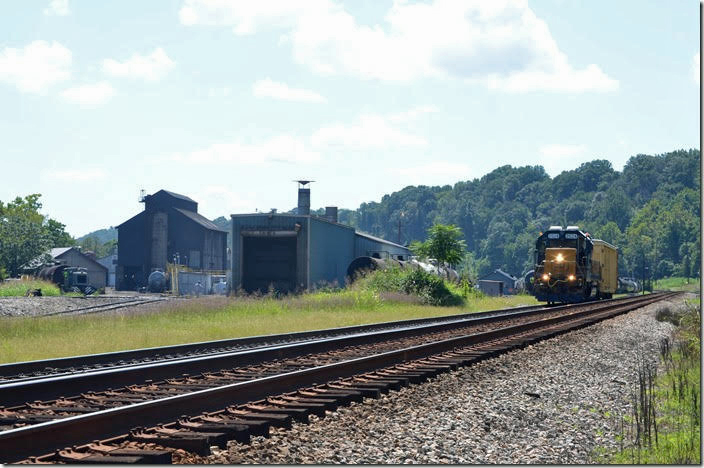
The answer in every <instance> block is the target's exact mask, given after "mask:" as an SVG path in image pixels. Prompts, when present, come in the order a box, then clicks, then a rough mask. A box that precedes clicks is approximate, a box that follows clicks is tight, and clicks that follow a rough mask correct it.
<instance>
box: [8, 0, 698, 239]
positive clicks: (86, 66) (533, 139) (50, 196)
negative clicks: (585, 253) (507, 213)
mask: <svg viewBox="0 0 704 468" xmlns="http://www.w3.org/2000/svg"><path fill="white" fill-rule="evenodd" d="M0 31H1V32H0V140H1V141H2V148H1V149H0V154H1V155H2V165H1V167H2V177H1V179H0V180H1V184H0V200H2V201H5V202H6V201H8V200H10V199H13V198H14V197H15V196H18V195H20V196H24V195H27V194H29V193H41V194H42V201H43V204H44V208H43V212H45V213H46V214H49V215H50V216H51V217H53V218H55V219H57V220H59V221H61V222H63V223H65V224H66V225H67V230H68V231H69V232H70V233H71V234H72V235H74V236H80V235H83V234H85V233H87V232H89V231H92V230H95V229H100V228H104V227H108V226H114V225H117V224H120V223H121V222H123V221H125V220H126V219H128V218H129V217H131V216H133V215H134V214H136V213H138V212H139V211H140V210H141V209H142V205H140V204H139V203H138V202H137V197H138V194H139V190H140V189H145V190H146V191H147V193H153V192H155V191H157V190H159V189H161V188H165V189H168V190H172V191H175V192H179V193H183V194H185V195H188V196H190V197H191V198H194V199H195V200H196V201H198V202H199V212H201V213H202V214H204V215H205V216H208V217H210V218H214V217H217V216H220V215H225V216H227V215H229V214H231V213H241V212H253V211H254V210H255V209H258V210H268V209H270V208H278V209H279V210H288V209H290V208H292V207H293V206H295V203H296V185H295V184H294V183H293V182H291V181H292V180H293V179H298V178H305V179H314V180H316V182H315V183H314V184H313V185H312V197H311V198H312V206H313V207H314V208H318V207H322V206H326V205H337V206H340V207H344V208H356V207H358V206H359V204H360V203H362V202H366V201H374V200H379V199H380V198H381V196H382V195H384V194H386V193H391V192H393V191H396V190H399V189H401V188H403V187H405V186H407V185H418V184H424V185H438V184H453V183H455V182H457V181H460V180H468V179H473V178H477V177H481V176H482V175H484V174H486V173H487V172H490V171H491V170H493V169H495V168H496V167H498V166H501V165H505V164H510V165H513V166H523V165H537V164H541V165H543V166H544V167H545V168H546V170H547V171H548V173H549V174H550V175H552V176H555V175H557V174H558V173H560V172H561V171H563V170H568V169H574V168H576V167H577V166H579V164H580V163H582V162H584V161H589V160H592V159H596V158H603V159H608V160H609V161H611V162H612V164H613V166H614V167H615V168H616V169H618V170H620V169H622V168H623V165H624V164H625V162H626V161H627V160H628V158H629V157H630V156H633V155H635V154H638V153H647V154H656V153H663V152H667V151H671V150H674V149H679V148H697V147H698V146H699V126H700V121H699V101H700V83H699V66H700V65H699V50H700V47H699V40H700V39H699V38H700V31H699V3H698V2H695V1H691V0H688V1H683V0H682V1H669V2H663V1H660V0H653V1H642V0H638V1H627V0H619V1H617V2H614V1H598V0H594V1H589V2H585V1H581V0H541V1H527V2H525V1H505V2H504V1H488V0H486V1H476V2H474V1H470V0H462V1H457V2H454V1H440V0H436V1H426V2H406V1H382V0H378V1H377V0H373V1H372V0H355V1H348V2H339V1H335V0H306V1H305V2H291V1H288V0H270V1H264V0H261V1H258V2H244V1H242V2H235V1H226V0H178V1H176V0H155V1H149V2H144V1H125V0H122V1H120V2H95V1H90V0H41V1H22V2H17V1H12V0H0Z"/></svg>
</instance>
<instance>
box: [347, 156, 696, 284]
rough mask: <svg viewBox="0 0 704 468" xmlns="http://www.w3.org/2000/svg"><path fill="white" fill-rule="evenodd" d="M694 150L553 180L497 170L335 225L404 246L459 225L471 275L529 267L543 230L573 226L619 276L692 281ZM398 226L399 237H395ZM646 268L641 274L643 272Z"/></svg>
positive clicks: (417, 190) (395, 196)
mask: <svg viewBox="0 0 704 468" xmlns="http://www.w3.org/2000/svg"><path fill="white" fill-rule="evenodd" d="M699 161H700V152H699V150H696V149H690V150H678V151H673V152H669V153H666V154H659V155H645V154H639V155H636V156H633V157H631V158H630V159H629V160H628V162H627V163H626V165H625V166H624V168H623V170H622V171H620V172H619V171H616V170H614V168H613V167H612V165H611V163H610V162H609V161H606V160H594V161H591V162H587V163H584V164H582V165H581V166H579V167H578V168H576V169H574V170H571V171H564V172H562V173H560V174H559V175H557V176H555V177H554V178H551V177H550V176H549V175H548V174H547V173H546V172H545V169H544V168H543V167H542V166H524V167H512V166H502V167H499V168H497V169H495V170H494V171H492V172H491V173H489V174H486V175H485V176H483V177H481V178H479V179H474V180H471V181H463V182H457V183H456V184H455V185H454V186H450V185H446V186H442V187H439V186H435V187H429V186H422V185H421V186H409V187H406V188H404V189H402V190H400V191H398V192H394V193H392V194H390V195H385V196H384V197H383V198H382V199H381V201H380V202H371V203H363V204H362V205H361V206H360V207H359V208H358V209H356V210H340V213H339V218H340V222H342V223H345V224H349V225H352V226H355V227H357V228H358V229H360V230H362V231H366V232H368V233H370V234H372V235H375V236H379V237H382V238H385V239H388V240H392V241H395V242H400V243H402V244H408V245H410V244H411V243H413V242H414V241H421V240H423V239H425V237H426V233H427V232H428V229H429V228H430V227H431V226H433V225H435V224H452V225H456V226H458V227H459V228H460V229H461V230H462V233H463V234H464V240H465V242H466V245H467V250H468V254H467V255H466V256H465V258H464V259H463V261H462V262H461V265H459V266H460V267H461V269H463V270H465V271H466V272H468V273H470V275H471V276H473V277H475V278H476V277H478V276H483V275H485V274H487V273H490V272H491V271H493V270H494V269H496V268H501V269H502V270H504V271H506V272H509V273H511V274H514V275H521V274H523V273H524V272H526V271H527V270H529V269H531V268H532V265H533V250H534V245H535V240H536V239H537V237H538V236H539V234H540V233H541V232H542V231H544V230H546V229H547V228H548V227H549V226H551V225H561V226H563V227H565V226H568V225H577V226H579V227H580V228H581V229H582V230H583V231H586V232H589V233H590V234H591V235H592V236H593V237H595V238H599V239H603V240H606V241H607V242H610V243H612V244H614V245H615V246H617V247H618V248H619V271H620V275H621V276H635V277H637V278H640V277H641V276H642V274H643V272H644V271H647V273H646V274H647V275H650V276H652V277H654V278H662V277H666V276H672V275H677V276H687V277H695V276H699V274H700V271H699V265H700V263H701V249H700V245H701V231H700V218H701V213H700V203H699V200H700V191H701V187H700V178H701V176H700V163H699ZM399 227H400V238H399ZM646 268H647V270H646Z"/></svg>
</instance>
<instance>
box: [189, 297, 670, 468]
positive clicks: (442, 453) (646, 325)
mask: <svg viewBox="0 0 704 468" xmlns="http://www.w3.org/2000/svg"><path fill="white" fill-rule="evenodd" d="M663 304H667V305H670V306H671V307H672V306H674V307H680V306H681V304H682V299H681V298H680V299H676V300H674V302H671V303H669V304H668V303H664V302H661V303H656V304H653V305H650V306H647V307H645V308H641V309H638V310H637V311H634V312H631V313H628V314H626V315H623V316H619V317H617V318H614V319H610V320H607V321H604V322H601V323H599V324H597V325H594V326H591V327H588V328H585V329H582V330H578V331H575V332H571V333H568V334H565V335H562V336H559V337H556V338H552V339H549V340H546V341H543V342H540V343H536V344H534V345H531V346H529V347H526V348H524V349H521V350H516V351H512V352H510V353H507V354H504V355H501V356H499V357H496V358H493V359H489V360H486V361H483V362H480V363H477V364H475V365H473V366H469V367H466V368H462V369H460V370H457V371H454V372H450V373H446V374H441V375H440V376H438V377H436V378H434V379H431V380H430V381H429V382H427V383H424V384H421V385H411V386H409V387H406V388H403V389H401V390H400V391H398V392H393V391H392V392H391V393H389V394H388V395H385V396H383V397H382V398H380V399H378V400H373V399H365V400H364V402H362V403H353V404H352V405H350V406H348V407H343V408H339V409H338V410H337V411H335V412H330V413H328V414H327V416H326V417H325V418H324V419H318V418H316V417H315V416H311V421H310V424H307V425H305V424H298V423H294V426H293V428H292V429H290V430H283V429H272V434H271V437H270V438H268V439H266V438H263V437H253V438H252V442H251V444H240V443H236V442H230V443H229V445H228V448H227V449H217V448H213V454H212V455H210V456H209V457H198V456H191V455H186V456H183V457H182V456H179V457H177V458H179V460H176V461H180V462H182V463H277V464H278V463H285V464H294V463H468V464H470V463H471V464H475V463H482V464H494V463H501V464H515V463H540V464H555V463H560V464H566V463H570V464H572V463H594V462H595V461H597V458H596V456H597V455H598V453H604V451H606V452H608V451H612V450H616V449H618V447H619V442H617V441H616V436H617V435H618V434H619V432H620V425H621V421H622V419H621V415H628V414H629V413H630V408H631V406H630V392H631V390H632V389H633V388H634V382H635V376H636V373H637V369H638V365H639V362H640V360H641V358H642V357H644V358H645V359H646V360H651V361H657V359H658V352H659V344H660V341H661V339H662V338H664V337H666V336H669V335H670V334H671V332H672V325H670V324H669V323H662V322H658V321H656V320H655V311H656V310H657V309H658V308H659V307H661V306H662V305H663ZM675 304H676V305H675ZM597 448H599V449H598V450H597Z"/></svg>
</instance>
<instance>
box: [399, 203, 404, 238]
mask: <svg viewBox="0 0 704 468" xmlns="http://www.w3.org/2000/svg"><path fill="white" fill-rule="evenodd" d="M403 215H404V212H403V211H400V212H399V214H398V244H399V245H400V244H401V218H403Z"/></svg>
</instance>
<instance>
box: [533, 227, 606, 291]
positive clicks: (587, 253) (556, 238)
mask: <svg viewBox="0 0 704 468" xmlns="http://www.w3.org/2000/svg"><path fill="white" fill-rule="evenodd" d="M534 258H535V272H534V275H533V286H532V287H533V295H534V296H535V297H536V299H538V300H539V301H547V303H548V304H554V303H557V302H562V303H568V302H583V301H588V300H592V299H608V298H611V296H612V295H613V293H615V292H616V289H617V287H618V249H617V248H616V247H614V246H613V245H611V244H609V243H608V242H606V241H603V240H600V239H593V238H592V237H591V236H590V235H589V233H584V232H582V231H580V229H579V227H578V226H567V227H566V228H562V226H551V227H550V229H548V230H547V231H546V232H544V233H541V235H540V237H538V240H537V241H536V243H535V257H534Z"/></svg>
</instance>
